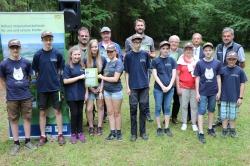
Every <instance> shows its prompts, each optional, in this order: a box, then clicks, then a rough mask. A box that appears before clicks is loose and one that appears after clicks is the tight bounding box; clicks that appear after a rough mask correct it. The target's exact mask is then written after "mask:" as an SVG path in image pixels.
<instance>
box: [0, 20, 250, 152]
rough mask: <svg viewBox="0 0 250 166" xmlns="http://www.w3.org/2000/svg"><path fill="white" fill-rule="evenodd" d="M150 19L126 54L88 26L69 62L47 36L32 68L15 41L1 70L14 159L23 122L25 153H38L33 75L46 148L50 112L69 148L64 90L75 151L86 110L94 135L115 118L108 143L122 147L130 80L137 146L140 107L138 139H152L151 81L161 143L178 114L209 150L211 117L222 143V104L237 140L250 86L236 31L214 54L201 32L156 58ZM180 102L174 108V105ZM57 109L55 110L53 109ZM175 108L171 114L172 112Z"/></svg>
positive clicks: (228, 131) (138, 24) (167, 45)
mask: <svg viewBox="0 0 250 166" xmlns="http://www.w3.org/2000/svg"><path fill="white" fill-rule="evenodd" d="M145 27H146V25H145V22H144V20H143V19H137V20H136V21H135V31H136V33H135V34H134V35H132V36H130V37H128V38H127V39H126V41H125V54H123V53H122V50H121V48H120V46H119V44H117V43H115V42H114V41H112V40H111V29H110V28H109V27H103V28H102V29H101V30H100V35H101V39H102V40H101V41H100V42H98V40H96V39H91V40H90V33H89V30H88V29H87V28H86V27H82V28H80V29H79V30H78V41H79V42H78V44H77V45H75V46H73V47H71V48H70V49H69V51H68V60H67V62H66V63H65V60H64V58H63V55H62V54H61V53H60V52H59V51H58V50H57V49H55V48H54V47H53V44H52V43H53V34H52V32H50V31H44V32H43V33H42V34H41V40H42V43H43V48H42V49H40V50H38V51H37V52H36V53H35V55H34V57H33V61H32V63H30V62H29V61H28V60H26V59H25V58H23V57H21V56H20V50H21V42H20V41H19V40H18V39H12V40H10V41H9V42H8V48H9V53H10V55H9V57H8V58H7V59H5V60H3V61H2V62H1V63H0V78H1V79H0V80H1V87H2V88H6V91H7V95H6V99H7V111H8V119H9V121H10V125H11V131H12V134H13V140H14V146H13V148H12V149H11V151H10V153H11V154H12V155H15V154H17V153H18V151H19V149H20V142H19V135H18V120H19V117H20V115H22V118H23V120H24V131H25V147H26V148H28V149H31V150H33V149H36V148H37V147H36V146H34V145H33V144H32V143H31V142H30V122H31V115H32V95H31V92H30V89H29V86H30V78H31V75H32V74H33V71H34V72H35V75H36V87H37V92H38V99H39V110H40V113H39V124H40V133H41V136H40V139H39V144H38V145H39V146H42V145H44V144H45V143H46V142H47V137H46V133H45V126H46V110H47V109H48V107H49V106H52V107H53V108H54V109H55V116H56V123H57V127H58V143H59V145H63V144H65V139H64V136H63V132H62V128H63V127H62V113H61V108H60V107H61V100H62V94H61V89H62V87H64V92H65V99H66V101H67V104H68V106H69V108H70V114H71V138H70V141H71V143H72V144H75V143H77V141H78V140H79V141H80V142H85V141H86V139H85V135H84V134H83V108H84V103H86V106H85V111H86V117H87V122H88V128H89V130H88V132H89V135H91V136H93V135H95V134H97V135H102V134H103V119H104V115H105V112H107V116H108V119H109V127H110V133H109V135H108V136H107V137H106V140H114V139H116V140H122V139H123V138H122V132H121V120H122V117H121V105H122V101H123V93H122V89H123V87H122V83H121V79H120V78H121V75H122V74H123V71H124V73H125V84H126V87H125V88H126V93H127V94H128V95H129V106H130V121H131V137H130V140H131V141H136V140H137V135H138V131H137V128H138V127H137V110H138V105H139V112H140V114H139V136H140V137H141V138H142V139H143V140H147V139H148V135H147V133H146V120H148V121H149V122H152V121H153V120H152V117H151V114H150V109H149V108H150V107H149V83H150V78H151V75H152V76H153V78H154V80H155V83H154V89H153V94H154V99H155V119H156V123H157V130H156V133H157V135H158V136H161V135H164V134H166V135H167V136H170V137H172V136H173V132H172V131H171V130H170V127H169V123H170V120H171V121H172V122H173V124H176V123H177V115H178V112H179V110H180V111H181V113H182V126H181V130H183V131H185V130H187V122H188V119H191V123H192V129H193V131H196V132H197V133H198V134H197V135H198V140H199V141H200V142H201V143H205V142H206V141H205V137H204V131H203V121H204V120H203V118H204V117H203V116H204V114H205V113H206V111H207V110H208V134H209V135H211V136H216V132H215V130H214V126H213V124H214V120H215V118H214V116H215V115H214V112H215V107H216V102H217V103H218V110H219V111H218V112H219V113H218V117H219V118H218V120H221V121H222V128H223V129H222V136H224V137H225V136H227V135H230V136H232V137H236V136H237V133H236V129H235V127H236V126H235V120H236V118H237V112H238V109H239V106H240V105H241V104H242V100H243V95H244V85H245V82H246V81H247V78H246V75H245V73H244V70H243V68H244V64H245V63H244V62H245V55H244V50H243V47H242V46H241V45H240V44H238V43H236V42H234V41H233V39H234V31H233V29H232V28H228V27H226V28H224V29H223V31H222V40H223V42H222V44H219V45H218V46H217V47H216V49H215V51H214V46H213V44H212V43H209V42H207V43H205V44H204V45H201V43H202V36H201V34H199V33H195V34H193V36H192V42H188V43H186V44H185V45H184V48H183V49H181V48H179V43H180V39H179V37H178V36H177V35H173V36H170V37H169V40H168V41H167V40H164V41H162V42H160V44H159V50H160V53H159V55H156V51H155V47H154V41H153V39H152V38H151V37H149V36H147V35H146V34H145V33H144V31H145ZM86 68H96V69H97V71H98V76H97V77H98V85H97V86H95V87H87V86H85V79H86V75H85V69H86ZM172 100H173V103H172ZM50 104H51V105H50ZM171 106H172V111H171ZM95 109H96V110H97V118H98V124H97V128H95V126H94V116H95V112H94V110H95ZM161 111H162V112H163V114H164V128H163V129H162V127H161V120H160V114H161Z"/></svg>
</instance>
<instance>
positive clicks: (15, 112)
mask: <svg viewBox="0 0 250 166" xmlns="http://www.w3.org/2000/svg"><path fill="white" fill-rule="evenodd" d="M8 47H9V52H10V56H9V58H7V59H5V60H4V61H2V62H1V63H0V83H1V84H0V85H1V90H2V91H4V90H6V92H7V94H6V99H7V102H6V103H7V112H8V119H9V122H10V126H11V132H12V135H13V140H14V146H13V147H12V148H11V150H10V154H11V155H16V154H17V153H18V152H19V150H20V142H19V134H18V133H19V129H18V121H19V118H20V115H22V118H23V122H24V123H23V127H24V133H25V145H24V146H25V147H26V148H28V149H30V150H34V149H36V147H35V146H34V145H33V144H32V143H31V142H30V122H31V118H32V95H31V92H30V89H29V86H30V76H31V74H32V68H31V63H30V62H29V61H28V60H26V59H24V58H22V57H21V56H20V50H21V43H20V41H19V40H17V39H12V40H10V41H9V42H8Z"/></svg>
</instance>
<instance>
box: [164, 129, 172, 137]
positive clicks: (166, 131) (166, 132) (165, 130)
mask: <svg viewBox="0 0 250 166" xmlns="http://www.w3.org/2000/svg"><path fill="white" fill-rule="evenodd" d="M164 133H165V134H167V136H169V137H173V133H172V132H171V130H170V128H166V129H164Z"/></svg>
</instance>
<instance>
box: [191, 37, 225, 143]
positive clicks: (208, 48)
mask: <svg viewBox="0 0 250 166" xmlns="http://www.w3.org/2000/svg"><path fill="white" fill-rule="evenodd" d="M213 48H214V47H213V44H212V43H209V42H208V43H205V44H204V45H203V52H204V55H205V57H204V58H203V59H201V60H200V61H198V62H197V64H196V66H195V70H194V75H195V76H196V80H195V82H196V86H195V87H196V100H197V102H198V129H199V131H198V139H199V141H200V142H201V143H205V142H206V141H205V136H204V132H203V116H204V114H205V113H206V111H207V110H208V130H207V132H208V135H210V136H213V137H215V136H216V133H215V130H214V128H213V120H214V111H215V105H216V100H219V99H220V94H221V77H220V74H221V62H220V61H218V60H216V59H214V58H213Z"/></svg>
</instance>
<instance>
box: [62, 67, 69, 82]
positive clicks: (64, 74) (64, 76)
mask: <svg viewBox="0 0 250 166" xmlns="http://www.w3.org/2000/svg"><path fill="white" fill-rule="evenodd" d="M68 78H70V66H69V65H65V67H64V70H63V79H68Z"/></svg>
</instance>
